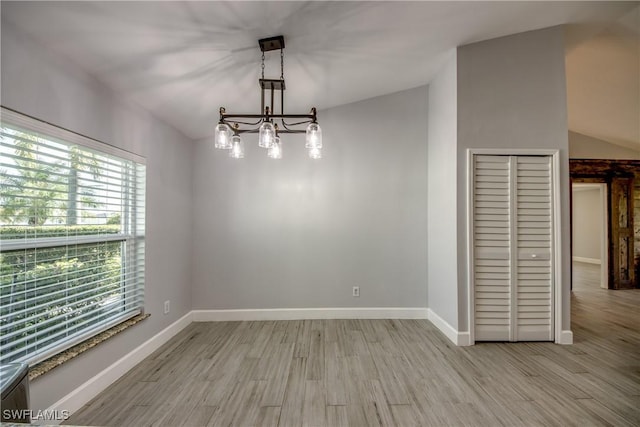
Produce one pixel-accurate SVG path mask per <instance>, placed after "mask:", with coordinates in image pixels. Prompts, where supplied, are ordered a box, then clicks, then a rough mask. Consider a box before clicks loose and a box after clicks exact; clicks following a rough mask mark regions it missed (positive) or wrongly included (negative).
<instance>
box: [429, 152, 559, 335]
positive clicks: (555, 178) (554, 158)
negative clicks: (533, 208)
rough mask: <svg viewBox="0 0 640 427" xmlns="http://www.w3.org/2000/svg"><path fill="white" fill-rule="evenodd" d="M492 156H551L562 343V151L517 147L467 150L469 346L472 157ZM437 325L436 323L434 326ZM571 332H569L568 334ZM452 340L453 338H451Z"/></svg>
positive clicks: (556, 329) (556, 313) (556, 323)
mask: <svg viewBox="0 0 640 427" xmlns="http://www.w3.org/2000/svg"><path fill="white" fill-rule="evenodd" d="M483 154H485V155H493V156H550V157H551V168H552V186H553V212H552V215H553V236H554V248H553V254H554V257H553V270H554V271H553V284H552V286H553V288H554V301H553V305H554V318H553V319H552V321H553V327H552V330H553V331H554V337H555V339H554V341H555V342H556V343H560V340H565V339H566V338H564V337H563V335H562V334H566V332H567V331H564V332H563V331H562V301H563V295H562V235H561V230H560V225H561V220H562V216H561V214H560V213H561V206H562V205H561V200H562V198H561V196H560V178H561V175H560V151H559V150H547V149H514V148H470V149H467V259H466V263H467V265H466V270H467V302H468V304H467V310H468V312H467V318H468V319H469V328H468V329H469V332H468V333H469V345H473V344H474V343H475V336H474V329H475V325H474V323H473V322H474V311H475V309H474V308H475V305H474V304H475V301H474V287H473V218H472V210H471V209H473V156H475V155H483ZM434 324H435V323H434ZM568 332H570V331H568ZM450 339H451V338H450Z"/></svg>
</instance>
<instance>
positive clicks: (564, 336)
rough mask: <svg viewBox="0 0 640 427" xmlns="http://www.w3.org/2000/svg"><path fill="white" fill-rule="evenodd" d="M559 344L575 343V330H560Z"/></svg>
mask: <svg viewBox="0 0 640 427" xmlns="http://www.w3.org/2000/svg"><path fill="white" fill-rule="evenodd" d="M556 343H557V344H573V332H572V331H569V330H563V331H562V332H560V337H559V338H558V340H557V341H556Z"/></svg>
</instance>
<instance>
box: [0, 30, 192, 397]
mask: <svg viewBox="0 0 640 427" xmlns="http://www.w3.org/2000/svg"><path fill="white" fill-rule="evenodd" d="M1 48H2V73H1V74H2V92H1V96H2V105H4V106H6V107H9V108H12V109H15V110H17V111H20V112H22V113H25V114H28V115H31V116H34V117H36V118H39V119H42V120H45V121H49V122H51V123H53V124H56V125H59V126H62V127H65V128H68V129H70V130H73V131H76V132H79V133H82V134H85V135H87V136H90V137H92V138H95V139H98V140H100V141H103V142H106V143H109V144H112V145H115V146H118V147H120V148H123V149H125V150H129V151H131V152H134V153H136V154H139V155H142V156H144V157H146V159H147V217H146V224H147V230H146V233H147V234H146V289H145V311H146V312H148V313H151V317H150V318H149V319H146V320H144V321H143V322H141V323H139V324H137V325H135V326H134V327H132V328H130V329H129V330H127V331H125V332H123V333H121V334H119V335H117V336H116V337H114V338H112V339H110V340H109V341H107V342H105V343H103V344H100V345H99V346H97V347H96V348H94V349H91V350H89V351H87V352H86V353H84V354H83V355H81V356H79V357H77V358H76V359H73V360H72V361H70V362H68V363H66V364H64V365H63V366H61V367H58V368H56V369H54V370H53V371H51V372H49V373H47V374H45V375H43V376H42V377H40V378H38V379H36V380H35V381H34V382H33V383H32V384H31V405H32V408H33V409H46V408H47V407H48V406H49V405H51V404H52V403H54V402H56V401H57V400H59V399H60V398H61V397H63V396H65V395H66V394H68V393H70V392H71V391H72V390H74V389H75V388H76V387H78V386H79V385H80V384H82V383H84V382H85V381H87V380H88V379H90V378H91V377H92V376H94V375H95V374H97V373H98V372H100V371H101V370H103V369H104V368H106V367H107V366H109V365H110V364H112V363H113V362H115V361H116V360H117V359H119V358H120V357H122V356H123V355H125V354H126V353H128V352H129V351H131V350H132V349H134V348H135V347H137V346H138V345H139V344H141V343H142V342H144V341H145V340H146V339H148V338H150V337H151V336H152V335H154V334H156V333H157V332H159V331H160V330H162V329H163V328H165V327H166V326H167V325H169V324H170V323H172V322H174V321H175V320H177V319H178V318H179V317H181V316H183V315H184V314H185V313H187V312H188V311H189V310H190V309H191V297H190V282H191V271H190V267H191V265H190V257H191V227H190V222H191V201H192V198H191V172H190V170H191V165H190V162H191V152H192V147H193V144H192V143H191V142H190V141H189V140H188V139H187V138H185V137H184V136H182V135H181V134H180V133H178V132H177V131H175V130H174V129H172V128H170V127H168V126H167V125H165V124H164V123H162V122H160V121H159V120H157V119H156V118H154V117H153V116H151V115H150V114H149V113H148V112H146V111H144V110H142V109H140V108H136V107H134V106H131V105H129V104H127V103H126V102H124V101H123V100H122V98H121V97H119V96H118V95H116V94H115V93H113V92H111V91H109V90H108V89H106V88H105V86H103V85H102V84H100V83H99V82H98V81H96V80H94V79H93V78H92V77H90V76H89V75H87V74H86V73H84V72H83V71H81V70H80V69H78V68H77V67H75V66H74V65H73V64H71V63H70V61H68V60H65V59H64V58H60V57H56V56H55V55H54V54H53V53H51V52H49V51H47V50H45V49H44V48H42V47H41V46H40V45H38V44H37V43H35V42H33V41H32V40H30V39H29V38H27V37H26V36H24V35H22V34H21V33H20V32H19V31H18V30H16V29H15V28H14V27H13V26H12V25H10V24H9V23H7V22H5V21H4V20H3V22H2V46H1ZM165 300H171V308H172V311H171V313H170V314H169V315H163V312H162V305H163V301H165Z"/></svg>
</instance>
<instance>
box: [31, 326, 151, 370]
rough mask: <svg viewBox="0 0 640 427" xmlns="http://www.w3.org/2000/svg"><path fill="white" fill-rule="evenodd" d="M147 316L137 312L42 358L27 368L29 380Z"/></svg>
mask: <svg viewBox="0 0 640 427" xmlns="http://www.w3.org/2000/svg"><path fill="white" fill-rule="evenodd" d="M149 316H151V315H150V314H139V315H137V316H134V317H132V318H131V319H129V320H125V321H124V322H122V323H119V324H117V325H115V326H113V327H111V328H109V329H107V330H106V331H103V332H100V333H99V334H98V335H96V336H94V337H91V338H89V339H88V340H86V341H83V342H81V343H79V344H76V345H74V346H73V347H71V348H68V349H66V350H65V351H63V352H61V353H58V354H56V355H55V356H52V357H50V358H48V359H46V360H43V361H42V362H40V363H38V364H36V365H34V366H31V367H30V368H29V381H33V380H34V379H36V378H38V377H39V376H41V375H44V374H46V373H47V372H49V371H50V370H52V369H54V368H56V367H58V366H60V365H62V364H63V363H66V362H68V361H69V360H71V359H73V358H74V357H77V356H79V355H81V354H82V353H84V352H85V351H87V350H89V349H90V348H93V347H95V346H97V345H98V344H100V343H101V342H103V341H106V340H108V339H109V338H111V337H112V336H114V335H117V334H119V333H120V332H122V331H124V330H125V329H128V328H130V327H131V326H133V325H135V324H136V323H138V322H141V321H142V320H144V319H146V318H147V317H149Z"/></svg>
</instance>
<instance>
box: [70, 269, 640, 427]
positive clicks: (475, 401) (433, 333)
mask: <svg viewBox="0 0 640 427" xmlns="http://www.w3.org/2000/svg"><path fill="white" fill-rule="evenodd" d="M574 275H575V277H576V280H575V281H574V292H573V294H574V295H573V297H572V316H573V317H572V319H573V323H572V328H573V332H574V340H575V344H574V345H572V346H560V345H555V344H552V343H511V344H510V343H504V344H502V343H486V344H478V345H475V346H472V347H455V346H454V345H453V344H451V343H450V342H449V341H448V340H447V339H446V338H445V337H444V336H443V335H442V334H441V333H440V332H439V331H438V330H437V329H436V328H435V327H434V326H433V325H432V324H431V323H429V322H428V321H422V320H305V321H274V322H219V323H194V324H192V325H190V326H189V327H187V328H186V329H185V330H184V331H182V332H181V333H180V334H178V335H177V336H176V337H174V338H173V339H172V340H171V341H170V342H168V343H167V344H166V345H164V346H163V347H162V348H160V349H159V350H158V351H156V352H155V353H154V354H153V355H151V356H150V357H149V358H147V359H145V360H144V361H143V362H142V363H140V364H139V365H138V366H137V367H135V368H134V369H133V370H131V371H130V372H129V373H128V374H127V375H125V376H124V377H123V378H121V379H120V380H119V381H117V382H116V383H115V384H113V385H112V386H111V387H109V388H108V389H107V390H105V391H104V392H103V393H101V394H100V395H98V396H97V397H96V398H95V399H93V400H92V401H91V402H90V403H89V404H87V405H86V406H85V407H83V408H82V409H81V410H80V411H78V412H77V413H75V414H73V416H72V417H71V418H70V419H69V420H68V421H67V423H68V424H79V425H99V426H136V427H139V426H229V425H234V426H254V425H255V426H257V425H260V426H347V425H349V426H377V425H383V426H431V425H433V426H449V425H451V426H461V425H464V426H494V425H508V426H519V425H525V426H568V425H580V426H598V425H613V426H637V425H640V409H639V408H640V325H639V323H640V290H617V291H607V290H604V289H600V288H599V287H598V270H597V266H591V265H588V264H579V265H578V264H576V269H575V271H574Z"/></svg>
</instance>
